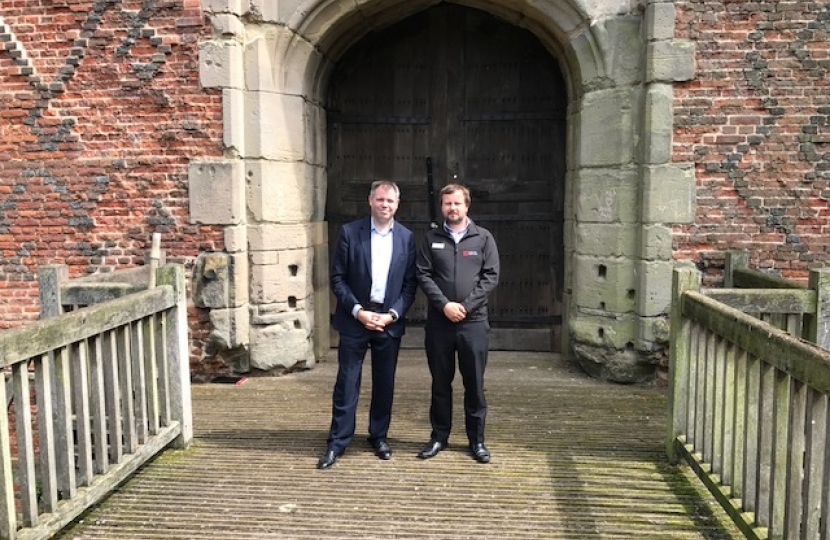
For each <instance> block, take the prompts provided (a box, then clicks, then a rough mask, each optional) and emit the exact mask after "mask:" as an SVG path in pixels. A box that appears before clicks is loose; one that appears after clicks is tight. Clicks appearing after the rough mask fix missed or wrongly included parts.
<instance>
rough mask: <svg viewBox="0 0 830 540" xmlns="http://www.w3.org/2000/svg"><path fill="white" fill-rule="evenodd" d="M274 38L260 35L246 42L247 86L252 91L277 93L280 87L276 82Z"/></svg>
mask: <svg viewBox="0 0 830 540" xmlns="http://www.w3.org/2000/svg"><path fill="white" fill-rule="evenodd" d="M273 41H274V40H273V38H272V39H268V38H267V37H260V38H257V39H254V40H251V41H249V42H248V43H246V44H245V50H244V56H245V88H246V89H247V90H249V91H252V92H271V93H276V92H277V91H278V90H279V89H278V88H277V85H276V83H275V82H274V75H275V73H276V66H274V61H275V58H274V56H273V55H274V52H273V51H274V43H273Z"/></svg>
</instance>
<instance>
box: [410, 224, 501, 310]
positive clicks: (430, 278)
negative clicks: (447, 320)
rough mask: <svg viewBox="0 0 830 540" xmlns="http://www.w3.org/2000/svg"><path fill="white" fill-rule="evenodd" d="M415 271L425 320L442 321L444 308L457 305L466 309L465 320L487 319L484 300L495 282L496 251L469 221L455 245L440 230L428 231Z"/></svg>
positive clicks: (490, 237) (489, 239)
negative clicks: (424, 299)
mask: <svg viewBox="0 0 830 540" xmlns="http://www.w3.org/2000/svg"><path fill="white" fill-rule="evenodd" d="M416 271H417V276H418V285H420V287H421V290H423V291H424V294H426V297H427V300H428V302H429V309H428V310H427V317H428V318H432V317H442V318H443V317H444V313H443V309H444V306H445V305H446V304H447V303H448V302H459V303H461V304H462V305H463V306H464V309H466V310H467V317H466V319H465V321H486V320H487V297H488V296H489V295H490V293H491V292H493V289H495V288H496V285H498V283H499V250H498V248H497V247H496V241H495V239H494V238H493V235H492V234H491V233H490V231H488V230H487V229H485V228H483V227H479V226H477V225H476V224H475V223H473V220H469V227H468V228H467V234H465V235H464V237H463V238H462V239H461V240H460V241H459V242H458V244H456V243H455V240H453V238H452V236H450V235H449V233H447V232H446V231H445V230H444V228H443V227H438V228H437V229H432V230H430V231H428V232H427V234H426V236H425V237H424V239H423V241H422V243H421V245H420V246H419V249H418V254H417V259H416Z"/></svg>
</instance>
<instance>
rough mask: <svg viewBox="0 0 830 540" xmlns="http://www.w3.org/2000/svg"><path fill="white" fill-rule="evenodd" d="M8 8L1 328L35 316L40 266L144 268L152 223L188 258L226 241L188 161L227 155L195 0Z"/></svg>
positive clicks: (1, 14) (0, 54)
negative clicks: (206, 83)
mask: <svg viewBox="0 0 830 540" xmlns="http://www.w3.org/2000/svg"><path fill="white" fill-rule="evenodd" d="M145 4H146V5H147V6H149V7H146V8H145V9H143V10H142V6H143V5H145ZM0 18H2V19H0V40H6V42H2V41H0V329H2V328H8V327H12V326H15V325H18V324H21V323H22V322H25V321H27V320H32V319H35V318H37V316H38V312H39V307H38V301H37V282H36V279H37V269H38V266H40V265H44V264H55V263H64V264H67V265H68V266H69V269H70V274H71V276H72V277H75V276H78V275H81V274H85V273H93V272H106V271H111V270H113V269H115V268H123V267H129V266H135V265H137V264H141V263H143V261H144V259H145V253H146V252H147V251H148V250H149V244H150V240H151V236H152V233H154V232H159V233H161V238H162V248H163V249H164V250H165V251H166V254H167V260H168V261H169V262H177V263H183V264H185V265H187V267H188V269H189V268H190V266H191V265H192V263H193V261H194V259H195V258H196V256H197V255H198V253H199V251H200V250H221V249H223V248H224V246H223V236H222V230H221V228H220V227H201V226H195V225H191V224H190V223H189V216H188V184H187V165H188V162H189V160H191V159H193V158H197V159H198V158H203V157H208V156H221V155H222V107H221V105H222V104H221V94H220V93H219V92H216V91H213V90H210V91H206V90H203V89H201V88H200V86H199V64H198V43H199V40H200V39H203V38H204V37H205V36H206V35H207V34H208V33H209V32H210V26H209V22H208V21H207V19H206V18H205V17H204V15H203V14H202V13H201V10H200V6H199V0H157V1H155V2H142V1H134V0H121V1H109V0H99V1H88V0H86V1H82V0H26V1H20V0H0ZM9 40H10V41H9ZM191 322H192V324H191V328H192V330H193V338H194V350H193V360H192V361H193V362H195V363H197V364H198V363H199V362H201V345H200V344H201V342H202V341H203V340H204V338H205V337H206V336H205V333H206V332H207V328H206V324H205V314H204V313H202V312H200V311H199V310H196V309H191Z"/></svg>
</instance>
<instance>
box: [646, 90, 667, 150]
mask: <svg viewBox="0 0 830 540" xmlns="http://www.w3.org/2000/svg"><path fill="white" fill-rule="evenodd" d="M673 114H674V95H673V90H672V87H671V85H668V84H652V85H649V87H648V89H647V90H646V95H645V107H644V108H643V162H644V163H652V164H661V163H668V162H670V161H671V152H672V132H673V130H674V116H673Z"/></svg>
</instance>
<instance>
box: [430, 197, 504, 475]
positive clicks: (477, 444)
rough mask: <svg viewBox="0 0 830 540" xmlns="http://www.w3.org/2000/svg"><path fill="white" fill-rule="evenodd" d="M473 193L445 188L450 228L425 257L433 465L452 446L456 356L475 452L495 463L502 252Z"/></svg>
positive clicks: (436, 235)
mask: <svg viewBox="0 0 830 540" xmlns="http://www.w3.org/2000/svg"><path fill="white" fill-rule="evenodd" d="M469 209H470V191H469V190H468V189H467V188H466V187H464V186H462V185H459V184H448V185H446V186H444V187H443V188H442V189H441V213H442V214H443V215H444V224H443V226H441V227H438V228H436V229H432V230H430V231H429V232H427V234H426V236H425V238H424V241H423V242H422V244H421V246H420V248H419V250H418V255H417V260H416V269H417V276H418V284H419V285H420V287H421V290H423V291H424V294H425V295H426V297H427V300H428V304H429V307H428V309H427V323H426V328H425V335H426V338H425V347H426V353H427V362H428V364H429V371H430V374H431V375H432V400H431V405H430V413H429V416H430V422H431V423H432V435H431V436H430V440H429V442H428V443H427V445H426V446H425V447H424V448H423V449H422V450H421V452H420V453H419V454H418V457H420V458H422V459H429V458H431V457H434V456H435V455H437V454H438V452H440V451H441V450H443V449H444V448H446V446H447V442H448V440H449V436H450V430H451V428H452V381H453V379H454V378H455V358H456V354H457V355H458V371H459V372H460V373H461V379H462V381H463V383H464V419H465V427H466V429H467V439H468V441H469V445H470V453H471V454H472V456H473V457H474V458H475V460H476V461H478V462H479V463H487V462H489V461H490V451H489V450H488V448H487V447H486V446H485V444H484V422H485V418H486V416H487V400H486V399H485V396H484V369H485V367H486V366H487V353H488V351H489V334H490V324H489V322H488V317H487V298H488V297H489V296H490V293H491V292H493V289H495V288H496V285H498V282H499V252H498V248H497V247H496V241H495V240H494V239H493V235H492V234H491V233H490V231H488V230H487V229H485V228H483V227H479V226H477V225H476V224H475V223H473V220H471V219H470V218H469V217H467V212H468V211H469Z"/></svg>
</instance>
